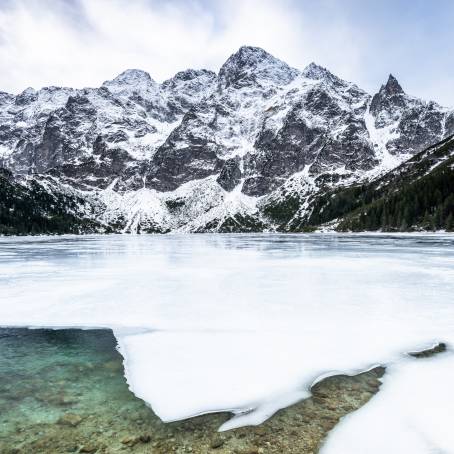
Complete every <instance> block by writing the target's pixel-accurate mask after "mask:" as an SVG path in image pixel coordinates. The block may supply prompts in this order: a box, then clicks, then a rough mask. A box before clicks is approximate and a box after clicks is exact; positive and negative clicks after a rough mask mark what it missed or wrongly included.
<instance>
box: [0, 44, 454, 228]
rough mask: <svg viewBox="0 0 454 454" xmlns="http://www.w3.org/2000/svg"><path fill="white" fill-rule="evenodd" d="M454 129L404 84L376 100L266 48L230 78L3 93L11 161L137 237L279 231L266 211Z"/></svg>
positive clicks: (185, 74) (231, 66) (362, 175)
mask: <svg viewBox="0 0 454 454" xmlns="http://www.w3.org/2000/svg"><path fill="white" fill-rule="evenodd" d="M452 132H454V113H453V112H452V111H449V110H448V109H445V108H442V107H440V106H439V105H437V104H436V103H434V102H425V101H421V100H419V99H417V98H414V97H411V96H409V95H407V94H405V93H404V91H403V90H402V88H401V87H400V85H399V83H398V82H397V80H396V79H395V78H394V77H393V76H390V77H389V80H388V81H387V83H386V84H385V85H383V86H382V87H381V89H380V91H379V92H378V93H377V94H375V95H374V96H371V95H369V94H368V93H366V92H365V91H363V90H361V89H360V88H359V87H357V86H356V85H354V84H352V83H349V82H346V81H344V80H342V79H340V78H338V77H337V76H335V75H334V74H332V73H330V72H329V71H328V70H327V69H325V68H323V67H321V66H318V65H316V64H315V63H311V64H310V65H309V66H307V67H306V68H305V69H304V70H302V71H300V70H297V69H294V68H291V67H290V66H288V65H287V64H286V63H284V62H282V61H281V60H278V59H277V58H275V57H273V56H272V55H270V54H269V53H267V52H266V51H264V50H262V49H259V48H255V47H242V48H240V49H239V50H238V52H236V53H235V54H233V55H232V56H231V57H230V58H229V59H228V60H227V61H226V62H225V63H224V65H223V66H222V67H221V69H220V71H219V74H217V75H216V74H215V73H213V72H211V71H207V70H186V71H182V72H179V73H178V74H176V75H175V76H174V77H173V78H171V79H169V80H167V81H165V82H163V83H158V82H156V81H154V80H153V79H152V78H151V77H150V75H149V74H148V73H146V72H144V71H141V70H137V69H130V70H127V71H125V72H123V73H122V74H120V75H119V76H117V77H116V78H114V79H113V80H110V81H106V82H104V84H103V85H102V86H101V87H100V88H85V89H81V90H76V89H71V88H59V87H45V88H42V89H40V90H38V91H36V90H34V89H32V88H28V89H26V90H25V91H24V92H22V93H21V94H19V95H17V96H14V95H10V94H7V93H0V166H3V167H6V168H7V169H9V170H11V171H12V172H13V173H14V174H16V175H24V174H29V175H30V174H32V175H33V174H44V175H46V174H50V175H52V177H53V178H55V179H56V180H57V181H59V182H60V183H61V184H62V185H65V186H64V187H65V188H66V189H65V190H67V188H68V186H69V187H70V188H74V192H75V194H77V196H78V197H79V196H83V197H86V198H87V199H89V200H90V201H91V202H93V203H94V204H95V207H94V211H95V212H96V213H97V216H98V217H99V219H101V220H103V222H108V223H113V225H115V226H116V227H117V228H119V229H120V230H125V231H141V230H145V231H163V232H164V231H172V230H184V231H205V230H210V231H211V230H244V229H245V230H251V229H252V230H263V229H264V228H273V220H272V219H270V218H269V217H268V218H267V216H265V218H264V217H263V213H262V211H263V210H261V208H260V207H264V206H267V207H269V205H270V203H271V204H272V203H273V201H276V200H281V201H282V198H288V197H291V199H292V200H293V201H294V203H298V204H299V208H300V210H304V209H305V207H307V205H308V204H307V201H308V197H312V196H313V195H314V194H317V193H318V192H320V191H321V190H324V189H326V187H335V186H336V185H350V184H354V183H357V182H358V181H370V180H372V179H375V178H377V177H380V176H381V175H383V174H384V173H385V172H387V171H389V170H391V169H393V168H395V167H396V166H398V165H399V164H401V163H402V162H403V161H405V160H406V159H408V158H409V157H411V156H412V155H414V154H416V153H417V152H419V151H421V150H423V149H425V148H426V147H427V146H429V145H431V144H433V143H435V142H437V141H439V140H441V139H443V138H444V137H446V136H448V135H449V134H451V133H452ZM295 201H296V202H295ZM268 212H269V210H268Z"/></svg>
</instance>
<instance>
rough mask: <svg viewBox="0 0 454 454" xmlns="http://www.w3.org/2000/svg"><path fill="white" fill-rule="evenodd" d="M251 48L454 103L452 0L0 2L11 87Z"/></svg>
mask: <svg viewBox="0 0 454 454" xmlns="http://www.w3.org/2000/svg"><path fill="white" fill-rule="evenodd" d="M242 45H252V46H258V47H262V48H263V49H265V50H267V51H268V52H270V53H271V54H273V55H274V56H276V57H278V58H280V59H281V60H284V61H286V62H287V63H288V64H290V65H291V66H294V67H296V68H299V69H303V68H304V67H305V66H306V65H308V64H309V63H310V62H312V61H314V62H316V63H317V64H320V65H322V66H325V67H327V68H328V69H329V70H330V71H332V72H333V73H334V74H336V75H338V76H340V77H342V78H344V79H346V80H348V81H351V82H354V83H356V84H357V85H358V86H360V87H361V88H363V89H365V90H367V91H368V92H370V93H375V92H376V91H377V90H378V89H379V88H380V85H382V84H383V83H385V82H386V79H387V77H388V75H389V74H390V73H392V74H393V75H394V76H396V77H397V79H398V80H399V82H400V83H401V85H402V87H403V88H404V90H405V91H406V92H407V93H409V94H412V95H415V96H418V97H421V98H424V99H433V100H435V101H437V102H439V103H440V104H442V105H445V106H454V89H453V88H454V58H453V50H454V1H452V0H425V1H424V0H392V1H391V0H219V1H217V0H0V90H1V91H7V92H10V93H19V92H21V91H22V90H23V89H25V88H27V87H29V86H31V87H34V88H40V87H42V86H49V85H58V86H72V87H77V88H82V87H86V86H91V87H93V86H99V85H101V84H102V82H103V81H104V80H108V79H112V78H114V77H115V76H116V75H117V74H119V73H121V72H122V71H124V70H125V69H128V68H138V69H143V70H145V71H147V72H149V73H150V75H151V77H152V78H153V79H155V80H157V81H163V80H165V79H167V78H169V77H171V76H172V75H174V74H175V73H176V72H178V71H181V70H184V69H187V68H196V69H197V68H207V69H212V70H214V71H218V70H219V68H220V66H221V65H222V64H223V63H224V61H225V60H226V59H227V58H228V57H229V56H230V55H231V54H232V53H234V52H235V51H236V50H238V48H239V47H240V46H242Z"/></svg>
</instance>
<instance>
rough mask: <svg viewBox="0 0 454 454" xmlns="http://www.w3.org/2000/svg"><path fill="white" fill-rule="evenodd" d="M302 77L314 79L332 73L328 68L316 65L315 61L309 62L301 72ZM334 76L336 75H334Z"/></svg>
mask: <svg viewBox="0 0 454 454" xmlns="http://www.w3.org/2000/svg"><path fill="white" fill-rule="evenodd" d="M302 74H303V76H304V77H307V78H308V79H315V80H320V79H324V78H326V77H332V76H334V74H332V73H331V72H330V71H329V70H327V69H326V68H324V67H323V66H320V65H317V63H314V62H312V63H309V64H308V65H307V66H306V67H305V68H304V69H303V72H302ZM334 77H336V76H334Z"/></svg>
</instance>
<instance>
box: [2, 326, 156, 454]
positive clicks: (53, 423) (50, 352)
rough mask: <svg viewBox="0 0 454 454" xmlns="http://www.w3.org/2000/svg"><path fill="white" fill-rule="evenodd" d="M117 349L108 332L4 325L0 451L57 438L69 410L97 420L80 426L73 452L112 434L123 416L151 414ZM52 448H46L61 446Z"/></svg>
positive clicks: (73, 440)
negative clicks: (131, 385)
mask: <svg viewBox="0 0 454 454" xmlns="http://www.w3.org/2000/svg"><path fill="white" fill-rule="evenodd" d="M115 347H116V343H115V339H114V337H113V335H112V333H111V332H110V331H108V330H105V331H101V330H90V331H81V330H58V331H53V330H43V329H39V330H28V329H0V409H1V411H0V452H1V453H4V452H7V451H8V450H11V449H12V447H19V448H20V447H21V446H22V445H24V444H25V445H28V443H29V442H30V437H35V438H36V439H39V438H43V439H45V438H46V437H48V436H51V438H52V431H53V430H62V429H64V428H65V426H64V425H61V424H59V423H58V421H59V418H61V417H62V416H63V415H65V414H68V413H69V414H73V415H77V416H80V417H81V418H83V420H84V421H87V420H89V419H91V420H93V424H90V425H88V426H87V431H88V432H87V433H86V434H84V431H83V430H79V429H82V428H83V424H81V425H80V426H79V425H78V427H79V429H77V432H80V433H74V438H73V439H72V440H71V439H70V440H68V443H69V447H68V450H70V449H71V448H72V447H74V449H76V447H78V446H80V445H82V444H83V443H84V442H86V441H87V439H85V438H88V439H90V438H91V437H92V436H93V431H97V430H101V431H102V433H103V435H104V436H109V430H110V429H109V426H111V425H112V424H113V425H115V424H114V423H115V422H116V421H115V420H116V419H117V418H119V417H121V415H127V418H126V419H128V420H130V419H134V418H136V419H140V418H142V417H143V415H145V416H147V417H152V412H151V410H149V409H148V408H146V407H145V406H144V404H143V403H142V402H141V401H140V400H138V399H136V398H135V397H134V396H133V395H132V394H131V393H130V392H129V390H128V388H127V385H126V383H125V379H124V377H123V369H122V363H121V357H120V355H119V354H118V352H117V351H116V349H115ZM103 425H105V426H106V427H103ZM69 427H70V428H71V426H69ZM73 432H75V431H74V430H73ZM85 435H86V437H85ZM52 449H53V448H51V447H50V446H47V447H46V446H43V448H42V452H58V451H59V449H61V448H60V447H59V448H55V449H56V450H57V451H53V450H52ZM24 452H27V449H25V450H24Z"/></svg>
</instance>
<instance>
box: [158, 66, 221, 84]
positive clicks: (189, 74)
mask: <svg viewBox="0 0 454 454" xmlns="http://www.w3.org/2000/svg"><path fill="white" fill-rule="evenodd" d="M197 77H209V78H215V77H216V73H215V72H214V71H210V70H208V69H186V70H184V71H179V72H177V73H176V74H175V75H174V76H173V77H171V78H170V79H167V80H166V81H164V82H163V85H166V84H168V83H170V82H171V81H177V80H178V81H188V80H193V79H196V78H197Z"/></svg>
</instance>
